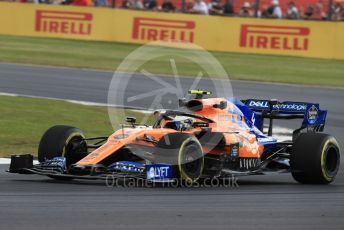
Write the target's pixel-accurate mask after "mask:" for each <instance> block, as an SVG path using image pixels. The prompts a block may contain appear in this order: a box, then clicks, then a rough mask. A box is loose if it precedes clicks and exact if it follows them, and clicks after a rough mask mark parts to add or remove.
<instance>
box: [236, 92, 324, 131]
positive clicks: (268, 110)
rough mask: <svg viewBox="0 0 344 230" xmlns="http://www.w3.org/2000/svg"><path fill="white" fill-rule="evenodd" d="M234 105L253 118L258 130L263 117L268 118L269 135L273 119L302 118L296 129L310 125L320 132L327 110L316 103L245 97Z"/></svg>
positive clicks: (261, 128) (261, 124)
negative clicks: (299, 126) (245, 98)
mask: <svg viewBox="0 0 344 230" xmlns="http://www.w3.org/2000/svg"><path fill="white" fill-rule="evenodd" d="M236 105H237V106H238V107H239V108H240V109H241V111H242V112H243V113H244V114H245V115H247V116H249V118H254V120H252V119H251V120H252V121H251V122H253V123H254V125H255V126H256V127H257V128H259V129H260V130H263V124H264V119H266V118H268V119H270V125H269V133H268V135H269V136H271V135H272V123H273V120H274V119H285V120H288V119H302V125H301V128H300V129H298V130H297V131H300V130H302V129H304V128H308V127H311V128H313V129H314V131H317V132H321V131H323V130H324V127H325V122H326V116H327V111H326V110H321V109H320V106H319V104H317V103H308V102H293V101H284V102H279V101H277V100H274V99H272V100H259V99H247V100H241V103H236Z"/></svg>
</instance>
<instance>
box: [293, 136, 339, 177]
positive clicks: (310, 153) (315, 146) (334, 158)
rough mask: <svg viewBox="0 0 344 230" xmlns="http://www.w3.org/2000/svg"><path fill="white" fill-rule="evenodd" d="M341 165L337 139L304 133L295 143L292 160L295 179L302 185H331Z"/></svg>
mask: <svg viewBox="0 0 344 230" xmlns="http://www.w3.org/2000/svg"><path fill="white" fill-rule="evenodd" d="M339 163H340V148H339V145H338V143H337V141H336V139H335V138H334V137H332V136H330V135H328V134H323V133H304V134H301V135H300V136H299V137H298V138H297V139H296V141H295V143H294V145H293V148H292V154H291V159H290V166H291V170H292V175H293V177H294V179H295V180H296V181H298V182H300V183H302V184H329V183H331V182H333V181H334V179H335V177H336V175H337V172H338V169H339Z"/></svg>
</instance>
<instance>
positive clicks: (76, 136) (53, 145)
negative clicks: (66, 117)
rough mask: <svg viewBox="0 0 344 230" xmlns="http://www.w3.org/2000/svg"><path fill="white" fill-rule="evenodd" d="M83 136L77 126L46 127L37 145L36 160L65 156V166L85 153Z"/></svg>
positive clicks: (85, 147) (76, 160)
mask: <svg viewBox="0 0 344 230" xmlns="http://www.w3.org/2000/svg"><path fill="white" fill-rule="evenodd" d="M84 139H85V136H84V134H83V133H82V131H81V130H80V129H78V128H75V127H71V126H65V125H56V126H53V127H51V128H50V129H48V130H47V131H46V132H45V133H44V135H43V136H42V138H41V141H40V143H39V147H38V160H39V161H40V162H43V161H45V160H49V159H52V158H54V157H61V156H63V157H65V158H66V162H67V166H69V165H71V164H74V163H76V162H78V161H79V160H81V159H82V158H84V157H85V156H86V155H87V145H86V142H85V141H84Z"/></svg>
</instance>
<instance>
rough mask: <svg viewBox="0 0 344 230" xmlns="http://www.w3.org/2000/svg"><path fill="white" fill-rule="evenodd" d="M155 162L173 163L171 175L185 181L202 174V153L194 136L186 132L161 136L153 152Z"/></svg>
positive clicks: (192, 179) (195, 179)
mask: <svg viewBox="0 0 344 230" xmlns="http://www.w3.org/2000/svg"><path fill="white" fill-rule="evenodd" d="M155 159H156V160H155V163H166V164H172V165H173V177H175V178H180V179H181V180H183V181H187V182H191V183H192V182H196V181H197V180H198V179H199V178H200V177H201V175H202V172H203V168H204V155H203V151H202V146H201V144H200V142H199V141H198V139H197V138H196V137H195V136H192V135H190V134H186V133H171V134H167V135H165V136H164V137H162V138H161V139H160V140H159V142H158V144H157V146H156V152H155Z"/></svg>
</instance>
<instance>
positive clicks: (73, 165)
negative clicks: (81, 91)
mask: <svg viewBox="0 0 344 230" xmlns="http://www.w3.org/2000/svg"><path fill="white" fill-rule="evenodd" d="M189 93H191V94H194V95H195V97H194V98H193V99H190V100H186V99H180V100H179V106H180V110H178V111H176V110H166V111H159V112H158V111H156V112H155V113H154V115H155V116H156V122H155V124H154V125H152V126H148V125H140V124H136V119H135V118H133V117H128V118H127V119H126V122H127V123H128V124H126V125H122V128H121V129H119V130H118V131H116V132H115V133H113V134H112V135H111V136H109V137H95V138H85V136H84V134H83V133H82V132H81V131H80V130H79V129H77V128H74V127H70V126H63V125H57V126H54V127H51V128H50V129H48V130H47V131H46V132H45V134H44V135H43V137H42V139H41V141H40V144H39V149H38V160H39V164H36V165H33V157H32V155H29V154H24V155H13V156H12V157H11V165H10V169H9V172H11V173H22V174H39V175H46V176H49V177H52V178H55V179H60V180H64V179H65V180H66V179H75V178H76V179H104V178H106V177H107V176H108V175H112V176H116V177H118V178H120V177H133V178H143V179H145V180H150V181H160V182H166V181H171V180H180V181H187V182H191V183H194V182H196V181H198V180H201V179H202V178H226V177H231V176H233V175H234V176H243V175H261V174H268V173H273V172H274V173H276V172H277V173H282V172H290V173H291V174H292V176H293V177H294V179H295V180H296V181H298V182H300V183H313V184H329V183H331V182H333V181H334V179H335V176H336V174H337V171H338V168H339V162H340V148H339V145H338V143H337V141H336V140H335V138H334V137H332V136H331V135H328V134H324V133H322V131H323V130H324V126H325V120H326V115H327V111H324V110H321V109H320V108H319V104H315V103H305V102H289V101H287V102H279V101H277V100H258V99H248V100H238V99H232V98H231V99H226V98H204V97H210V96H209V95H210V94H211V93H210V92H207V91H200V90H191V91H189ZM276 119H287V120H289V119H301V120H302V125H301V127H300V128H298V129H296V130H295V131H294V132H293V133H292V135H291V136H292V137H291V138H290V140H289V141H280V140H278V139H277V138H275V137H274V136H273V121H274V120H276ZM265 124H267V125H268V127H267V128H268V129H267V132H263V131H264V125H265ZM91 143H92V144H91Z"/></svg>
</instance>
